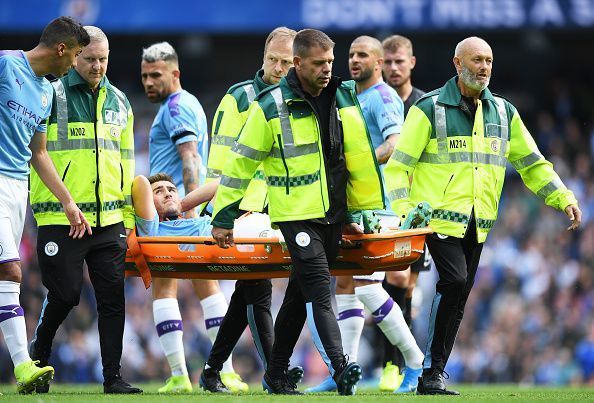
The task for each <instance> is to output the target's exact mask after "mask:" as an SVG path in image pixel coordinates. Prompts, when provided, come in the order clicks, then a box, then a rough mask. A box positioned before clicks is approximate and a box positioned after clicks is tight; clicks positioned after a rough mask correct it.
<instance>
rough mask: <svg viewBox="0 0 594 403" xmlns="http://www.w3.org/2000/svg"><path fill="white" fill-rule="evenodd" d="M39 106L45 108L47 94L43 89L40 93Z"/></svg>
mask: <svg viewBox="0 0 594 403" xmlns="http://www.w3.org/2000/svg"><path fill="white" fill-rule="evenodd" d="M41 106H42V107H43V108H47V94H46V93H45V91H44V92H42V93H41Z"/></svg>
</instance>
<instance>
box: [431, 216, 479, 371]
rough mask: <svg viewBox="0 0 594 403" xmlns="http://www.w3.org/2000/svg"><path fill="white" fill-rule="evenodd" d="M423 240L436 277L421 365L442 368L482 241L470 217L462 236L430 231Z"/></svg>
mask: <svg viewBox="0 0 594 403" xmlns="http://www.w3.org/2000/svg"><path fill="white" fill-rule="evenodd" d="M426 242H427V246H429V251H430V252H431V255H432V256H433V260H434V262H435V267H436V268H437V272H438V274H439V280H438V281H437V284H436V286H435V291H436V293H435V297H434V298H433V305H432V307H431V317H430V319H429V341H428V345H427V348H426V351H425V360H424V361H423V367H424V368H425V369H429V368H437V369H440V370H443V369H444V368H445V366H446V363H447V362H448V358H449V357H450V353H451V352H452V348H453V347H454V341H455V340H456V335H457V334H458V329H459V328H460V323H461V322H462V317H463V316H464V307H465V306H466V301H467V300H468V296H469V295H470V290H471V289H472V286H473V284H474V277H475V275H476V270H477V268H478V264H479V260H480V257H481V251H482V250H483V244H482V243H478V242H477V238H476V224H475V220H474V219H471V223H470V225H469V226H468V229H467V231H466V235H465V236H464V238H455V237H451V236H448V237H444V236H442V235H440V234H431V235H428V236H427V239H426Z"/></svg>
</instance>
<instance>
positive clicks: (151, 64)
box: [141, 42, 248, 393]
mask: <svg viewBox="0 0 594 403" xmlns="http://www.w3.org/2000/svg"><path fill="white" fill-rule="evenodd" d="M180 74H181V73H180V70H179V61H178V56H177V53H176V52H175V49H174V48H173V47H172V46H171V45H170V44H169V43H167V42H161V43H156V44H153V45H151V46H149V47H148V48H146V49H144V51H143V54H142V63H141V76H142V84H143V86H144V90H145V94H146V96H147V98H148V99H149V101H151V102H153V103H160V104H161V106H160V108H159V112H158V113H157V116H156V117H155V120H154V121H153V125H152V126H151V130H150V138H149V161H150V173H151V175H154V174H156V173H159V172H164V173H166V174H168V175H171V176H172V178H173V181H174V185H175V186H176V188H177V189H178V191H179V192H180V195H182V196H183V194H184V193H185V194H189V193H190V192H191V191H193V190H195V189H196V188H198V186H199V185H200V184H204V182H205V179H206V165H207V164H206V162H207V158H208V131H207V123H206V116H205V115H204V111H203V110H202V106H201V105H200V103H199V102H198V100H197V99H196V97H194V96H193V95H192V94H190V93H189V92H187V91H185V90H184V89H183V88H182V86H181V82H180ZM184 190H185V192H184ZM185 217H186V218H193V217H196V212H195V209H191V210H188V211H186V213H185ZM192 284H193V286H194V290H195V292H196V295H197V296H198V298H199V299H200V304H201V306H202V310H203V313H204V321H205V325H206V332H207V334H208V337H209V339H210V340H211V342H213V343H214V340H215V338H216V335H217V333H218V331H219V327H220V324H221V322H222V320H223V317H224V316H225V313H226V312H227V300H226V299H225V296H224V295H223V293H222V292H221V289H220V288H219V284H218V282H217V281H216V280H192ZM153 299H154V300H153V316H154V320H155V326H156V328H157V333H158V334H159V341H160V342H161V346H162V348H163V351H164V353H165V356H166V357H167V361H168V362H169V366H170V367H171V377H170V378H169V379H168V380H167V383H166V385H165V386H163V387H162V388H160V389H159V392H160V393H172V392H190V391H191V390H192V384H191V383H190V379H189V377H188V370H187V368H186V361H185V356H184V346H183V341H182V336H183V330H182V321H181V313H180V310H179V305H178V302H177V280H176V279H155V281H154V282H153ZM172 321H175V323H178V324H179V326H178V327H173V328H171V327H168V328H167V329H164V328H163V326H164V325H163V324H166V323H172ZM221 377H225V378H226V381H227V382H225V385H227V387H228V388H229V389H231V390H233V391H246V390H247V389H248V385H247V384H245V383H243V382H241V379H240V378H239V375H237V374H236V373H235V371H234V370H233V367H232V365H231V357H229V359H228V360H227V361H226V362H225V364H224V365H223V370H222V371H221Z"/></svg>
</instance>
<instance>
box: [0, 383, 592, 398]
mask: <svg viewBox="0 0 594 403" xmlns="http://www.w3.org/2000/svg"><path fill="white" fill-rule="evenodd" d="M135 386H140V387H142V389H144V393H143V394H142V395H132V396H125V395H104V394H103V393H102V392H103V388H102V386H101V385H68V384H52V387H51V393H48V394H47V395H36V394H33V395H18V394H17V393H16V386H15V385H6V384H5V385H0V392H1V393H2V395H0V402H36V403H59V402H73V403H74V402H77V403H83V402H120V401H121V402H139V403H140V402H142V403H161V402H169V401H171V402H179V403H181V402H193V403H195V402H196V401H197V400H207V401H209V402H239V403H244V402H245V403H251V402H259V401H260V402H265V403H284V402H288V401H295V402H296V401H311V402H313V403H317V402H320V403H321V402H334V401H342V400H343V399H346V400H344V401H345V402H346V401H348V402H350V403H355V402H369V403H371V402H380V401H385V402H388V401H390V402H396V401H397V402H413V401H419V402H423V403H425V402H446V401H447V402H452V401H456V402H473V403H475V402H476V403H483V402H485V403H486V402H492V403H503V402H522V403H528V402H580V403H582V402H594V388H547V387H519V386H517V385H484V386H476V385H452V389H455V390H458V391H460V393H461V396H417V395H413V394H410V395H394V394H391V393H379V392H377V391H374V390H370V389H363V390H360V391H359V392H358V393H357V395H356V396H347V397H341V396H338V395H336V394H335V393H320V394H313V395H306V396H274V395H268V394H266V393H264V392H262V391H261V388H259V387H258V385H251V390H252V392H251V393H249V394H244V395H213V394H211V393H206V392H203V391H202V390H201V389H199V388H198V387H197V386H195V390H194V392H193V393H191V394H183V395H160V394H158V393H157V389H158V388H159V387H160V386H162V385H161V384H158V383H150V384H142V385H136V384H135ZM299 389H300V390H303V389H305V387H303V386H302V385H300V387H299ZM297 399H299V400H297Z"/></svg>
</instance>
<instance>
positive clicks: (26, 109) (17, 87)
mask: <svg viewBox="0 0 594 403" xmlns="http://www.w3.org/2000/svg"><path fill="white" fill-rule="evenodd" d="M88 43H89V36H88V34H87V33H86V31H85V30H84V29H83V27H82V26H81V25H80V24H78V23H77V22H75V21H74V20H72V19H71V18H68V17H60V18H57V19H55V20H53V21H51V22H50V23H49V24H48V25H47V26H46V27H45V29H44V30H43V33H42V34H41V38H40V40H39V44H38V45H37V46H36V47H35V48H34V49H32V50H30V51H28V52H23V51H22V50H0V133H2V146H1V147H0V330H1V331H2V334H3V336H4V340H5V342H6V345H7V347H8V351H9V353H10V357H11V359H12V362H13V364H14V374H15V377H16V380H17V390H18V392H19V393H31V392H33V391H34V390H35V388H36V386H39V385H45V384H48V383H49V381H50V380H51V379H52V378H53V374H54V369H53V368H52V367H50V366H46V367H43V368H39V367H37V366H36V365H35V362H33V361H32V360H31V358H30V356H29V353H28V351H27V331H26V328H25V317H24V313H23V308H22V307H21V306H20V303H19V294H20V283H21V263H20V257H19V252H18V250H19V244H20V242H21V236H22V234H23V227H24V224H25V213H26V208H27V196H28V176H29V162H31V164H32V165H33V167H35V169H36V170H37V172H39V176H40V177H41V179H42V180H43V182H44V183H45V184H46V185H47V187H48V188H49V189H50V190H51V191H52V193H53V194H54V195H56V197H57V198H58V200H60V202H61V203H62V208H63V209H64V212H65V213H66V216H67V217H68V220H69V221H70V225H71V227H70V236H72V237H74V238H80V237H82V236H83V235H84V233H85V231H88V232H89V234H90V233H91V227H90V226H89V223H88V222H87V221H86V219H85V218H84V216H83V214H82V212H81V211H80V209H79V208H78V207H77V205H76V203H75V202H74V200H73V199H72V197H71V195H70V193H69V192H68V189H66V187H65V186H64V184H63V183H62V181H61V180H60V177H59V176H58V173H57V172H56V169H55V167H54V165H53V163H52V161H51V159H50V158H49V156H48V154H47V150H46V133H45V132H46V125H45V119H46V118H47V117H48V116H49V114H50V110H51V107H52V97H53V89H52V86H51V85H50V83H49V81H47V79H45V78H44V76H45V75H47V74H53V75H55V76H58V77H61V76H63V75H64V74H66V73H67V72H68V70H69V69H70V67H71V66H72V65H73V64H75V60H76V59H75V58H76V56H77V55H78V54H79V53H80V52H81V50H82V48H83V47H84V46H86V45H87V44H88Z"/></svg>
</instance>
